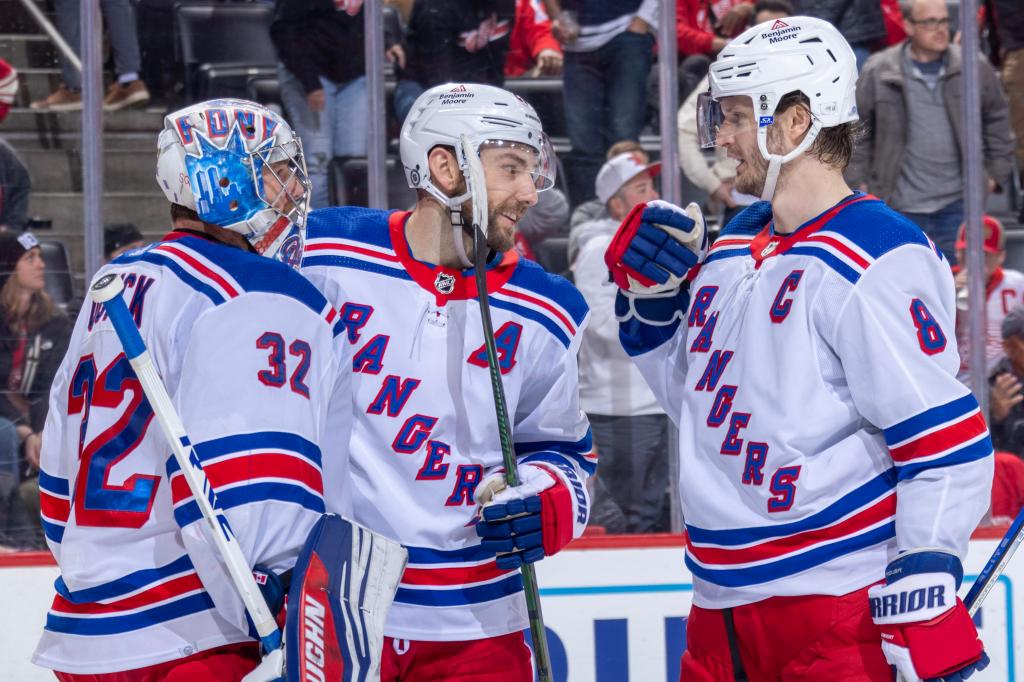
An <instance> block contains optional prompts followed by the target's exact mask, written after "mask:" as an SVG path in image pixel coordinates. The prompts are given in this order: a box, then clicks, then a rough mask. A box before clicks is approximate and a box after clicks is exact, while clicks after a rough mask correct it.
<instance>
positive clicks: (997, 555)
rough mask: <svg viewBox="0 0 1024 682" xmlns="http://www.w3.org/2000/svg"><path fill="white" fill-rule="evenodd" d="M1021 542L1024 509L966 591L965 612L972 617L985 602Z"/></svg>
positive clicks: (1023, 526) (1023, 530)
mask: <svg viewBox="0 0 1024 682" xmlns="http://www.w3.org/2000/svg"><path fill="white" fill-rule="evenodd" d="M1022 540H1024V509H1022V510H1021V511H1020V512H1019V513H1018V514H1017V518H1015V519H1014V520H1013V523H1012V524H1010V527H1009V529H1007V531H1006V535H1004V536H1003V539H1002V540H1000V541H999V545H998V546H997V547H996V549H995V551H994V552H992V556H991V557H989V559H988V562H987V563H986V564H985V568H983V569H981V573H979V574H978V579H977V580H975V581H974V584H973V585H971V589H970V590H968V591H967V596H966V597H965V598H964V606H966V607H967V612H968V613H970V614H971V615H972V616H973V615H974V614H975V613H977V611H978V609H980V608H981V603H982V602H983V601H985V597H987V596H988V593H989V592H991V591H992V588H993V587H995V584H996V580H998V579H999V576H1001V575H1002V574H1003V571H1004V570H1005V569H1006V565H1007V564H1008V563H1010V559H1011V558H1013V553H1014V552H1016V551H1017V548H1018V547H1020V543H1021V541H1022Z"/></svg>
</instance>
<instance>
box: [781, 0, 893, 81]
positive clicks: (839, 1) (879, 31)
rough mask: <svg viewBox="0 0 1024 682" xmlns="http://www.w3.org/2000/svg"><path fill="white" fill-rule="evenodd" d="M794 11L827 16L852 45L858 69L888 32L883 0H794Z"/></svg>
mask: <svg viewBox="0 0 1024 682" xmlns="http://www.w3.org/2000/svg"><path fill="white" fill-rule="evenodd" d="M793 5H794V9H795V10H796V11H795V14H799V15H803V16H808V17H817V18H818V19H824V20H825V21H827V22H829V23H830V24H832V25H833V26H835V27H836V28H838V29H839V32H840V33H842V34H843V37H844V38H846V42H848V43H850V47H852V48H853V54H854V56H855V57H856V58H857V69H858V70H860V69H861V68H863V66H864V62H865V61H866V60H867V58H868V55H870V54H871V52H872V50H873V49H874V47H875V46H876V45H877V44H879V43H880V42H884V41H885V39H886V37H887V36H888V32H887V30H886V27H885V19H884V17H883V13H882V3H881V0H794V1H793Z"/></svg>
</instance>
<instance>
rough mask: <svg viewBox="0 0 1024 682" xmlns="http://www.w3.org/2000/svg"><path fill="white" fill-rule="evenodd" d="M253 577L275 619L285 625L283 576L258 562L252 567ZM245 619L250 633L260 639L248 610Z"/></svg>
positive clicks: (254, 637) (279, 624)
mask: <svg viewBox="0 0 1024 682" xmlns="http://www.w3.org/2000/svg"><path fill="white" fill-rule="evenodd" d="M252 577H253V578H255V579H256V584H257V585H258V586H259V588H260V594H262V595H263V599H264V600H265V601H266V602H267V607H268V608H269V609H270V613H271V615H273V616H274V620H277V621H279V622H278V626H281V625H283V623H282V622H280V620H281V619H280V616H281V614H282V610H283V609H284V594H285V589H286V588H285V585H284V581H282V580H281V576H279V575H277V574H276V573H274V572H273V571H271V570H270V569H269V568H268V567H266V566H264V565H263V564H256V565H255V566H253V567H252ZM245 620H246V622H247V623H248V624H249V635H250V636H251V637H252V638H253V639H259V638H260V637H259V634H257V632H256V625H255V624H254V623H253V622H252V617H251V616H249V612H248V611H246V612H245ZM265 653H269V652H265Z"/></svg>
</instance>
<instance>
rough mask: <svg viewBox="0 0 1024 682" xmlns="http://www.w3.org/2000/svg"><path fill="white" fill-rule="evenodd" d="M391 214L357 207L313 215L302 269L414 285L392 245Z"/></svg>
mask: <svg viewBox="0 0 1024 682" xmlns="http://www.w3.org/2000/svg"><path fill="white" fill-rule="evenodd" d="M391 213H392V212H389V211H381V210H376V209H366V208H356V207H338V208H323V209H317V210H315V211H313V212H312V213H311V214H310V217H309V221H308V223H307V232H306V244H305V247H304V248H303V256H302V267H303V268H308V267H317V266H335V267H343V268H350V269H353V270H362V271H364V272H373V273H376V274H378V275H385V276H388V277H394V278H395V279H401V280H406V281H412V276H411V275H409V273H408V272H407V271H406V269H405V268H404V267H403V266H402V263H401V260H400V259H399V257H398V254H397V253H396V252H395V249H394V247H393V246H392V244H391V234H390V228H389V217H390V215H391Z"/></svg>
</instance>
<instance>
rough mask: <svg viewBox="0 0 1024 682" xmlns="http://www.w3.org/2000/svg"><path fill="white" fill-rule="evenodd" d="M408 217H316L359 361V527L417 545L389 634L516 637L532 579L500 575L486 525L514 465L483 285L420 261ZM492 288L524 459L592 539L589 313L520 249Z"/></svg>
mask: <svg viewBox="0 0 1024 682" xmlns="http://www.w3.org/2000/svg"><path fill="white" fill-rule="evenodd" d="M408 215H409V214H408V213H403V212H395V213H390V214H389V213H387V212H385V211H377V210H369V209H359V208H332V209H323V210H319V211H314V212H313V213H312V214H311V216H310V219H309V230H308V239H307V242H306V249H305V257H304V259H303V263H302V271H303V274H305V275H306V276H307V277H309V278H310V279H311V280H312V281H313V282H314V283H315V284H316V285H317V286H318V287H320V288H321V290H322V291H323V292H324V293H325V294H326V296H327V297H328V299H330V300H332V301H343V304H342V306H341V309H340V310H341V315H340V316H341V321H342V324H343V325H345V329H346V338H347V340H348V342H349V343H350V344H351V345H352V348H353V349H354V351H355V353H354V357H353V368H354V370H355V377H354V379H353V382H354V390H353V393H354V398H355V410H354V411H355V415H356V417H355V424H354V425H353V433H352V471H353V476H354V483H353V486H354V491H353V492H354V504H353V508H354V511H353V513H354V519H355V520H356V521H358V522H359V523H362V524H363V525H365V526H367V527H369V528H371V529H372V530H375V531H377V532H379V533H383V534H385V535H388V536H390V537H393V538H395V539H397V540H398V541H400V542H401V543H402V544H403V545H406V546H407V547H408V550H409V566H408V568H407V569H406V571H405V574H404V576H403V578H402V582H401V585H400V586H399V589H398V593H397V595H396V597H395V602H394V605H393V607H392V609H391V612H390V615H389V618H388V623H387V626H386V627H385V634H387V635H388V636H390V637H395V638H399V639H412V640H447V641H451V640H467V639H479V638H481V637H490V636H496V635H502V634H507V633H510V632H515V631H518V630H522V629H524V628H525V627H526V625H527V618H526V605H525V600H524V598H523V595H522V578H521V576H520V575H519V573H518V571H505V570H501V569H498V568H497V566H496V564H495V561H494V556H493V555H490V556H488V554H487V553H486V552H484V551H481V549H480V544H479V543H480V540H479V538H478V537H477V535H476V533H475V531H474V528H473V524H474V521H475V520H476V519H475V517H476V513H477V505H476V502H475V499H474V491H475V488H476V485H477V483H479V481H480V480H481V478H482V477H483V476H485V475H486V473H488V472H489V471H491V470H493V469H495V468H496V467H498V466H500V465H501V461H502V458H501V448H500V442H499V439H498V428H497V422H496V419H495V412H494V402H493V397H492V391H491V383H490V379H489V375H488V369H487V360H486V356H485V354H484V347H483V342H484V338H483V332H482V329H481V322H480V310H479V305H478V303H477V301H476V298H475V292H476V287H475V284H474V281H473V276H472V272H468V274H467V272H460V271H458V270H452V269H448V268H441V267H435V266H431V265H428V264H426V263H423V262H420V261H417V260H415V259H414V258H413V257H412V255H411V253H410V251H409V246H408V244H407V242H406V238H405V232H404V230H405V222H406V218H407V217H408ZM444 238H449V237H448V236H447V235H445V236H444ZM487 286H488V291H489V293H490V303H491V312H492V315H493V320H494V330H495V341H496V345H497V348H498V354H499V360H500V368H501V375H502V381H503V382H504V387H505V395H506V398H507V402H508V411H509V414H510V415H511V416H512V419H513V422H514V423H513V425H512V432H513V434H514V435H513V438H514V441H515V448H516V453H517V455H518V456H519V461H520V462H524V461H541V462H546V463H548V464H549V465H550V469H551V470H555V471H557V472H558V475H559V476H560V477H561V478H562V479H563V481H564V482H565V483H566V485H568V486H569V488H570V490H573V491H574V492H575V501H574V504H575V513H576V515H575V533H576V535H579V534H580V533H582V530H583V528H584V526H585V525H586V521H587V515H588V501H587V496H586V491H585V487H584V486H585V483H586V478H587V477H588V476H589V475H590V473H591V472H592V471H593V470H594V466H595V463H596V462H595V459H594V457H593V456H592V454H591V446H590V443H591V438H590V429H589V426H588V424H587V420H586V418H585V416H584V415H583V414H582V413H581V411H580V406H579V397H578V378H577V370H576V355H577V352H578V349H579V344H580V340H581V338H582V335H583V333H582V332H583V327H584V325H585V324H586V322H587V319H588V315H589V313H588V310H587V307H586V304H585V303H584V301H583V298H582V297H581V296H580V294H579V292H577V291H576V290H575V289H574V288H573V287H572V286H571V285H570V284H569V283H568V282H566V281H565V280H563V279H562V278H560V277H556V276H553V275H549V274H548V273H546V272H544V271H543V270H542V269H541V268H540V267H539V266H537V265H536V264H535V263H531V262H529V261H523V260H519V258H518V257H517V256H516V254H515V252H509V253H505V254H499V255H498V256H496V257H495V258H494V259H492V261H491V262H490V264H489V266H488V272H487ZM328 505H330V501H328Z"/></svg>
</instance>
